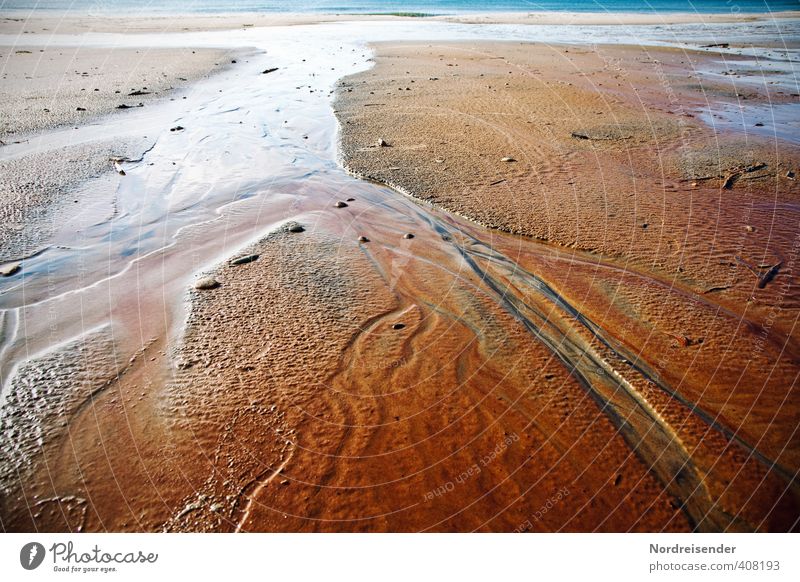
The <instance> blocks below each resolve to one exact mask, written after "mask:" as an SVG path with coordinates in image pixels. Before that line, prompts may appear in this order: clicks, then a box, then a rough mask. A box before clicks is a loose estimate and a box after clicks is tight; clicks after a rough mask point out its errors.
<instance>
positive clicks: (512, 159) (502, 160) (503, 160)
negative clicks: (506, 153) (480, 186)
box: [500, 157, 517, 162]
mask: <svg viewBox="0 0 800 582" xmlns="http://www.w3.org/2000/svg"><path fill="white" fill-rule="evenodd" d="M500 161H501V162H516V161H517V160H515V159H514V158H508V157H506V158H500Z"/></svg>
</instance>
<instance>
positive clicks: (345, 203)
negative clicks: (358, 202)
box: [334, 200, 347, 208]
mask: <svg viewBox="0 0 800 582" xmlns="http://www.w3.org/2000/svg"><path fill="white" fill-rule="evenodd" d="M334 206H336V208H345V207H347V202H342V201H341V200H339V202H337V203H336V204H334Z"/></svg>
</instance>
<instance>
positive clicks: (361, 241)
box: [358, 236, 369, 243]
mask: <svg viewBox="0 0 800 582" xmlns="http://www.w3.org/2000/svg"><path fill="white" fill-rule="evenodd" d="M358 242H360V243H365V242H369V239H368V238H367V237H365V236H360V237H358Z"/></svg>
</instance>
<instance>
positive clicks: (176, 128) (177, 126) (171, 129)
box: [170, 125, 183, 131]
mask: <svg viewBox="0 0 800 582" xmlns="http://www.w3.org/2000/svg"><path fill="white" fill-rule="evenodd" d="M170 131H183V126H181V125H176V126H175V127H171V128H170Z"/></svg>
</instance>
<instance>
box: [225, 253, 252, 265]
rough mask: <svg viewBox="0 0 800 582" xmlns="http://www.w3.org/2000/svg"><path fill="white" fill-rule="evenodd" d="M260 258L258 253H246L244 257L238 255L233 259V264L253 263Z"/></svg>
mask: <svg viewBox="0 0 800 582" xmlns="http://www.w3.org/2000/svg"><path fill="white" fill-rule="evenodd" d="M257 260H258V255H245V256H243V257H237V258H235V259H233V260H232V261H231V265H234V266H235V265H246V264H247V263H252V262H253V261H257Z"/></svg>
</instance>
